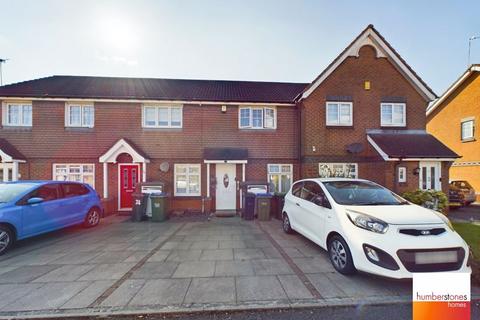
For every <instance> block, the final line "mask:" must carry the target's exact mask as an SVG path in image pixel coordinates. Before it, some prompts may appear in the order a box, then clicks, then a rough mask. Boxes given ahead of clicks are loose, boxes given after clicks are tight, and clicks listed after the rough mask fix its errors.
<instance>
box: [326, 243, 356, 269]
mask: <svg viewBox="0 0 480 320" xmlns="http://www.w3.org/2000/svg"><path fill="white" fill-rule="evenodd" d="M328 255H329V256H330V261H331V262H332V265H333V267H334V268H335V270H337V271H338V272H340V273H341V274H346V275H349V274H354V273H355V272H356V271H357V270H356V269H355V266H354V265H353V259H352V254H351V253H350V248H349V247H348V245H347V243H346V242H345V240H344V239H343V238H342V237H341V236H339V235H335V236H333V237H332V238H331V239H330V241H329V242H328Z"/></svg>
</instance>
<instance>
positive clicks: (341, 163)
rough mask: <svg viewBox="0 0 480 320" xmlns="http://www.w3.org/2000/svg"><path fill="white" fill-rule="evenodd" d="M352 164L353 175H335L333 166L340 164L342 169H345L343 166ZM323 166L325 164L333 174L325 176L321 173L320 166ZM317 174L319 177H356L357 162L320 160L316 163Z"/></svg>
mask: <svg viewBox="0 0 480 320" xmlns="http://www.w3.org/2000/svg"><path fill="white" fill-rule="evenodd" d="M352 165H353V166H354V167H355V176H353V177H352V176H348V177H345V176H336V175H335V171H334V168H335V167H338V166H342V167H343V169H342V170H344V171H345V168H346V167H347V166H352ZM323 166H327V168H328V169H329V171H330V172H332V173H334V174H333V175H329V176H325V175H322V174H321V173H322V170H323V169H322V167H323ZM318 176H319V177H320V178H335V177H339V178H352V179H358V163H355V162H320V163H319V164H318Z"/></svg>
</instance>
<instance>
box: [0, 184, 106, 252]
mask: <svg viewBox="0 0 480 320" xmlns="http://www.w3.org/2000/svg"><path fill="white" fill-rule="evenodd" d="M102 212H103V210H102V205H101V202H100V197H99V196H98V194H97V193H96V192H95V190H93V189H92V188H91V187H90V186H89V185H88V184H84V183H78V182H67V181H65V182H64V181H62V182H60V181H16V182H7V183H1V184H0V255H2V254H3V253H5V252H6V251H7V250H8V248H10V247H11V246H12V244H13V243H14V242H15V241H16V240H21V239H25V238H28V237H32V236H36V235H39V234H41V233H45V232H49V231H53V230H57V229H61V228H65V227H68V226H72V225H75V224H80V223H83V225H84V226H85V227H87V228H90V227H95V226H96V225H98V223H99V222H100V217H101V216H102Z"/></svg>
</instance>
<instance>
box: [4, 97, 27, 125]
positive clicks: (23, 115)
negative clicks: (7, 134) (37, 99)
mask: <svg viewBox="0 0 480 320" xmlns="http://www.w3.org/2000/svg"><path fill="white" fill-rule="evenodd" d="M2 111H3V112H2V124H3V125H4V126H12V127H31V126H32V105H31V104H30V103H6V104H4V105H3V110H2Z"/></svg>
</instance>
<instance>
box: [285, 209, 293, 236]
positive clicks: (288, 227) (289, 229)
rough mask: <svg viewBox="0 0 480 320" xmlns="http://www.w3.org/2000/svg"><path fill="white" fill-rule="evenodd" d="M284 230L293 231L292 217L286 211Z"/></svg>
mask: <svg viewBox="0 0 480 320" xmlns="http://www.w3.org/2000/svg"><path fill="white" fill-rule="evenodd" d="M283 231H285V232H286V233H293V229H292V226H291V225H290V219H288V215H287V214H286V213H284V214H283Z"/></svg>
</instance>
